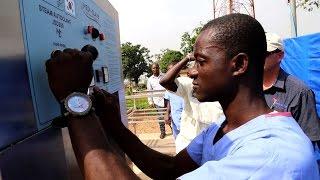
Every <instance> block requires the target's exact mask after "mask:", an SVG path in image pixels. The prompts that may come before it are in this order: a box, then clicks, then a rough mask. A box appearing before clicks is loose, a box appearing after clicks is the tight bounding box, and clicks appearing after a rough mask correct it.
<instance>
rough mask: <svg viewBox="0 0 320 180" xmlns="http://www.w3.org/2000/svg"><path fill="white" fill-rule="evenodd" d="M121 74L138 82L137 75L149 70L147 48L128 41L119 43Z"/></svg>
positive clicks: (149, 61)
mask: <svg viewBox="0 0 320 180" xmlns="http://www.w3.org/2000/svg"><path fill="white" fill-rule="evenodd" d="M121 51H122V67H123V75H124V77H125V78H128V79H129V80H132V79H133V80H134V82H135V83H136V84H138V81H139V77H140V76H141V75H142V74H143V73H145V72H148V71H150V68H149V64H150V63H151V60H150V58H151V56H150V55H149V52H150V51H149V49H147V48H145V47H143V46H141V45H140V44H138V45H133V44H132V43H130V42H126V43H124V44H121Z"/></svg>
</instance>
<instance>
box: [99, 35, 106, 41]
mask: <svg viewBox="0 0 320 180" xmlns="http://www.w3.org/2000/svg"><path fill="white" fill-rule="evenodd" d="M99 39H100V41H103V40H104V39H105V37H104V34H103V33H100V34H99Z"/></svg>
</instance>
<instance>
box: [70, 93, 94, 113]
mask: <svg viewBox="0 0 320 180" xmlns="http://www.w3.org/2000/svg"><path fill="white" fill-rule="evenodd" d="M66 108H67V110H68V111H69V112H70V113H72V114H75V115H83V114H86V113H87V112H88V111H89V110H90V109H91V100H90V98H89V97H88V96H86V95H84V94H80V93H74V94H72V95H70V96H69V97H68V98H67V99H66Z"/></svg>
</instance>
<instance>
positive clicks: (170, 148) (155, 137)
mask: <svg viewBox="0 0 320 180" xmlns="http://www.w3.org/2000/svg"><path fill="white" fill-rule="evenodd" d="M159 135H160V134H159V133H144V134H137V136H138V137H139V139H141V140H142V142H143V143H144V144H146V145H147V146H149V147H150V148H152V149H154V150H156V151H159V152H162V153H165V154H168V155H175V145H174V139H173V136H172V134H169V135H167V136H166V137H165V138H164V139H160V138H159ZM133 171H134V172H135V173H136V174H137V175H138V176H139V177H140V178H141V179H143V180H147V179H151V178H149V177H148V176H146V175H145V174H143V173H142V172H141V171H140V170H139V169H138V168H137V167H136V166H135V165H133Z"/></svg>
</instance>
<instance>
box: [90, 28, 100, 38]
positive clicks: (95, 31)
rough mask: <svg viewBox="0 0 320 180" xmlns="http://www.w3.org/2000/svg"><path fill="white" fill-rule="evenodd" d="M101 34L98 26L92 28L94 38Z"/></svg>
mask: <svg viewBox="0 0 320 180" xmlns="http://www.w3.org/2000/svg"><path fill="white" fill-rule="evenodd" d="M99 35H100V33H99V30H98V29H96V28H92V33H91V36H92V38H93V39H96V38H98V37H99Z"/></svg>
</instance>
